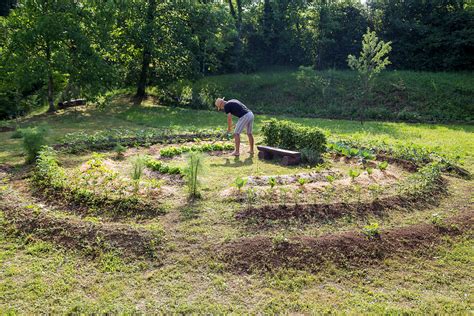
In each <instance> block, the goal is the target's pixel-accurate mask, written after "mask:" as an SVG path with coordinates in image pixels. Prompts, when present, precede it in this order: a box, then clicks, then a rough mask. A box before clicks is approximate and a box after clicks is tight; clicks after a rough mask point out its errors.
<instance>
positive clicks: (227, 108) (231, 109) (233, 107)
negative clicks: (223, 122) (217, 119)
mask: <svg viewBox="0 0 474 316" xmlns="http://www.w3.org/2000/svg"><path fill="white" fill-rule="evenodd" d="M224 112H225V114H229V113H232V115H234V116H237V117H238V118H241V117H242V116H244V115H245V114H247V113H248V112H250V110H249V109H247V107H246V106H245V105H244V104H243V103H242V102H240V101H239V100H235V99H232V100H229V101H227V103H226V104H225V105H224Z"/></svg>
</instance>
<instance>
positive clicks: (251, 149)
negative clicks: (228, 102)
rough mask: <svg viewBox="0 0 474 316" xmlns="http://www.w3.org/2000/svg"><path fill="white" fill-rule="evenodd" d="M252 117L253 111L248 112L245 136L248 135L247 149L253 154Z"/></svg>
mask: <svg viewBox="0 0 474 316" xmlns="http://www.w3.org/2000/svg"><path fill="white" fill-rule="evenodd" d="M253 119H254V116H253V113H250V115H249V119H248V122H247V136H248V137H249V145H250V150H249V154H251V155H253V153H254V149H253V145H254V140H253V134H252V132H253Z"/></svg>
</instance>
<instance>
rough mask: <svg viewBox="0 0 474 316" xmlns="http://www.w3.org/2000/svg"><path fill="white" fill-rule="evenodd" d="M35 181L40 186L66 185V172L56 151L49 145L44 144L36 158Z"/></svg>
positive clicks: (57, 187) (60, 186)
mask: <svg viewBox="0 0 474 316" xmlns="http://www.w3.org/2000/svg"><path fill="white" fill-rule="evenodd" d="M32 179H33V182H34V183H36V184H37V185H38V186H40V187H51V188H52V189H62V188H63V187H65V186H66V174H65V172H64V169H62V168H61V167H60V166H59V163H58V160H57V155H56V151H55V150H54V149H53V148H51V147H48V146H43V147H42V148H41V150H40V151H39V153H38V158H37V159H36V167H35V172H34V173H33V178H32Z"/></svg>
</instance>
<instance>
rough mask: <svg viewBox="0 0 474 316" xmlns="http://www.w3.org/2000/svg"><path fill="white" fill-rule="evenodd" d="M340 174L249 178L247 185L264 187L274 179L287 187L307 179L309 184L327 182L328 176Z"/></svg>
mask: <svg viewBox="0 0 474 316" xmlns="http://www.w3.org/2000/svg"><path fill="white" fill-rule="evenodd" d="M338 175H339V174H338V173H336V172H334V171H322V172H309V173H300V174H294V175H282V176H250V177H248V178H247V185H257V186H263V185H268V183H269V182H268V181H269V180H270V178H274V179H275V181H276V183H277V184H278V185H287V184H292V183H297V182H298V179H299V178H303V179H306V181H307V182H308V183H311V182H327V181H328V180H327V178H326V177H327V176H333V177H336V176H338Z"/></svg>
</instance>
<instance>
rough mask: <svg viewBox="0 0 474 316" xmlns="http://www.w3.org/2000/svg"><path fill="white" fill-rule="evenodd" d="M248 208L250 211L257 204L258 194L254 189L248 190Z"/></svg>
mask: <svg viewBox="0 0 474 316" xmlns="http://www.w3.org/2000/svg"><path fill="white" fill-rule="evenodd" d="M245 195H246V201H247V208H248V209H250V208H251V207H252V205H253V204H255V203H256V202H257V192H256V191H255V189H253V188H248V189H247V191H246V194H245Z"/></svg>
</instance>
